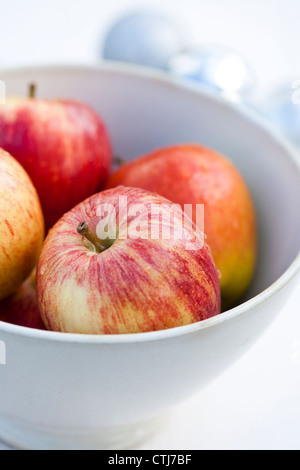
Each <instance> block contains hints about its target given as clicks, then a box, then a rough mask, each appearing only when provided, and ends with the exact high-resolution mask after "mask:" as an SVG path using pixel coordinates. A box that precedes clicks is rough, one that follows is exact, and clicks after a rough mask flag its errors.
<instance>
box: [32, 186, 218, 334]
mask: <svg viewBox="0 0 300 470" xmlns="http://www.w3.org/2000/svg"><path fill="white" fill-rule="evenodd" d="M183 216H184V214H183V211H182V209H181V208H179V207H178V206H177V205H176V207H175V205H174V204H172V203H171V202H170V201H169V200H167V199H165V198H163V197H161V196H158V195H155V194H153V193H150V192H148V191H144V190H141V189H136V188H125V187H122V186H120V187H117V188H114V189H111V190H107V191H103V192H100V193H98V194H95V195H93V196H92V197H90V198H88V199H86V200H85V201H83V202H82V203H80V204H79V205H77V206H76V207H74V208H73V209H72V210H71V211H69V212H68V213H66V214H65V215H64V216H63V217H62V218H61V219H60V221H59V222H58V223H57V224H56V225H55V226H54V227H53V228H52V230H51V231H50V232H49V234H48V236H47V238H46V241H45V243H44V245H43V249H42V253H41V256H40V259H39V263H38V267H37V298H38V305H39V309H40V312H41V316H42V319H43V322H44V324H45V325H46V328H48V329H49V330H53V331H59V332H68V333H85V334H127V333H139V332H149V331H155V330H162V329H167V328H173V327H178V326H183V325H186V324H190V323H194V322H198V321H201V320H205V319H207V318H210V317H213V316H215V315H218V314H219V313H220V283H219V277H218V271H217V269H216V266H215V263H214V260H213V257H212V254H211V251H210V248H209V246H208V245H207V244H206V242H205V238H204V236H203V232H200V231H199V230H198V229H197V228H196V226H195V225H194V224H193V223H192V221H191V220H190V219H188V218H186V219H187V220H188V223H184V224H183V223H182V221H183V220H184V221H186V219H185V217H183ZM183 225H184V228H183V229H182V226H183Z"/></svg>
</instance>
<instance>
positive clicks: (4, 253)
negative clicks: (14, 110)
mask: <svg viewBox="0 0 300 470" xmlns="http://www.w3.org/2000/svg"><path fill="white" fill-rule="evenodd" d="M0 213H1V220H0V301H1V300H3V299H5V298H6V297H8V296H9V295H11V294H13V293H14V292H16V291H17V290H18V288H19V287H20V285H21V284H22V283H23V282H24V281H25V280H26V279H27V277H28V276H29V275H30V273H31V271H32V270H33V269H34V267H35V266H36V263H37V260H38V257H39V254H40V250H41V246H42V243H43V241H44V217H43V213H42V209H41V204H40V200H39V197H38V194H37V191H36V189H35V187H34V186H33V184H32V181H31V179H30V178H29V176H28V174H27V173H26V172H25V170H24V169H23V168H22V166H21V165H20V164H19V163H18V162H17V161H16V160H15V159H14V158H13V157H12V156H11V155H9V154H8V153H7V152H5V151H4V150H2V149H0Z"/></svg>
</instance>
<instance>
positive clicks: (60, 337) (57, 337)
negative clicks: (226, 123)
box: [0, 60, 300, 344]
mask: <svg viewBox="0 0 300 470" xmlns="http://www.w3.org/2000/svg"><path fill="white" fill-rule="evenodd" d="M39 71H41V72H57V73H62V72H74V73H76V72H95V73H99V72H112V73H119V74H121V75H124V74H125V75H128V76H133V77H135V78H142V79H146V80H148V81H152V82H159V83H163V84H165V85H168V86H172V87H174V89H178V90H180V91H185V92H188V93H192V94H198V95H200V96H202V98H204V99H208V100H210V101H212V102H214V104H216V105H218V106H222V107H225V108H228V110H230V112H234V113H236V114H238V115H240V116H241V118H242V119H244V121H248V123H250V125H252V126H254V127H256V128H257V129H259V130H260V131H262V132H264V134H265V135H267V136H268V138H271V139H272V140H273V142H275V143H276V144H277V145H279V146H280V147H281V148H282V150H283V152H285V153H286V154H287V155H288V158H289V160H290V162H291V163H292V164H294V165H295V167H296V170H297V171H298V173H299V178H300V158H299V156H298V154H297V152H296V149H295V148H294V146H293V145H292V144H291V143H289V142H288V140H287V139H286V138H285V137H284V136H283V135H281V134H279V133H278V132H276V130H275V129H274V128H273V127H272V125H271V124H270V123H268V122H267V121H266V120H265V119H264V118H263V117H262V116H260V115H259V114H258V113H257V112H256V111H255V110H252V109H251V108H248V107H247V108H246V107H244V106H242V105H241V104H238V103H235V102H231V101H229V100H228V99H226V98H224V97H222V96H221V95H218V94H216V93H214V92H213V91H210V90H208V89H207V88H206V87H204V86H201V84H198V83H193V82H192V81H188V80H185V79H182V78H180V77H176V76H173V75H171V74H170V73H168V72H164V71H160V70H156V69H152V68H150V67H143V66H139V65H135V64H125V63H120V62H111V61H107V60H105V61H102V62H100V63H98V64H44V65H29V66H28V65H27V66H15V67H8V68H1V69H0V76H1V75H2V74H4V75H5V74H17V73H27V72H30V73H34V72H39ZM299 272H300V250H299V252H298V254H297V256H296V257H295V258H294V260H293V262H292V263H291V264H290V266H289V267H288V268H287V269H286V270H285V272H284V273H283V274H282V275H281V276H280V277H279V278H278V279H276V280H275V281H274V282H273V283H272V284H271V285H270V286H269V287H267V288H266V289H264V290H263V291H261V292H260V293H259V294H257V295H255V296H254V297H252V298H250V299H249V300H247V301H245V302H243V303H241V304H239V305H237V306H236V307H234V308H231V309H229V310H227V311H225V312H223V313H221V314H220V315H217V316H215V317H212V318H209V319H207V320H202V321H199V322H195V323H191V324H189V325H184V326H178V327H174V328H168V329H164V330H158V331H149V332H141V333H124V334H112V335H98V334H80V333H62V332H56V331H48V330H38V329H34V328H29V327H24V326H19V325H14V324H10V323H6V322H3V321H1V320H0V333H1V332H3V333H7V334H11V335H17V336H23V337H27V338H31V339H37V340H44V341H49V342H53V341H54V342H66V343H76V344H78V343H80V344H123V343H140V342H149V341H157V340H166V339H171V338H175V337H178V336H185V335H186V334H191V333H195V332H197V331H199V330H206V329H208V328H213V327H217V326H218V325H220V324H221V323H224V322H227V321H230V320H231V319H234V318H236V317H239V316H241V315H243V314H245V313H247V314H250V312H251V311H253V310H254V309H255V308H256V307H258V306H260V305H262V304H263V303H264V302H266V301H267V300H268V299H269V298H270V297H272V296H273V295H274V294H275V293H277V292H279V291H280V290H281V289H283V288H284V287H285V286H286V285H287V284H288V283H290V282H291V281H292V280H293V279H294V278H295V277H296V276H297V274H298V273H299ZM0 339H1V337H0Z"/></svg>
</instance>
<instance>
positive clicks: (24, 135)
mask: <svg viewBox="0 0 300 470" xmlns="http://www.w3.org/2000/svg"><path fill="white" fill-rule="evenodd" d="M0 147H2V148H4V149H5V150H7V151H8V152H9V153H11V155H13V157H15V158H16V159H17V160H18V161H19V162H20V163H21V165H22V166H23V167H24V168H25V170H26V171H27V173H28V174H29V176H30V177H31V179H32V181H33V183H34V185H35V187H36V189H37V191H38V194H39V197H40V201H41V204H42V208H43V212H44V217H45V223H46V228H47V230H48V229H49V228H51V227H52V226H53V225H54V223H55V222H57V220H58V219H59V218H60V217H61V216H62V215H63V214H64V213H65V212H67V211H68V210H70V209H71V208H72V207H74V206H75V205H76V204H77V203H79V202H81V201H82V200H84V199H85V198H87V197H88V196H90V195H92V194H94V193H95V192H96V191H98V190H100V189H101V187H102V185H103V184H104V183H105V181H106V179H107V177H108V174H109V171H110V167H111V158H112V156H111V143H110V138H109V135H108V131H107V129H106V126H105V124H104V122H103V120H102V119H101V117H100V116H99V115H98V114H97V113H96V112H95V111H94V110H93V109H92V108H91V107H90V106H88V105H86V104H84V103H79V102H75V101H66V100H44V99H37V98H33V97H30V98H12V97H9V98H7V101H6V104H5V105H2V106H0Z"/></svg>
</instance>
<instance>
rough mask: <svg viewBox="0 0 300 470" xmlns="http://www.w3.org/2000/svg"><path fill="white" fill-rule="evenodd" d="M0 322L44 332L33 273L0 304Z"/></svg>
mask: <svg viewBox="0 0 300 470" xmlns="http://www.w3.org/2000/svg"><path fill="white" fill-rule="evenodd" d="M0 321H3V322H5V323H11V324H12V325H18V326H25V327H27V328H33V329H37V330H46V328H45V325H44V323H43V322H42V319H41V315H40V312H39V308H38V305H37V299H36V290H35V271H33V273H32V274H31V276H29V278H28V279H26V281H25V282H23V284H22V285H21V287H20V288H19V289H18V290H17V292H16V293H15V294H13V295H11V296H10V297H8V298H7V299H5V300H3V301H2V302H0Z"/></svg>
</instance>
